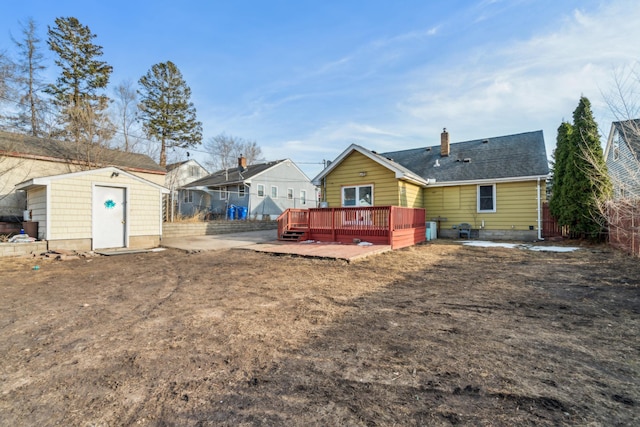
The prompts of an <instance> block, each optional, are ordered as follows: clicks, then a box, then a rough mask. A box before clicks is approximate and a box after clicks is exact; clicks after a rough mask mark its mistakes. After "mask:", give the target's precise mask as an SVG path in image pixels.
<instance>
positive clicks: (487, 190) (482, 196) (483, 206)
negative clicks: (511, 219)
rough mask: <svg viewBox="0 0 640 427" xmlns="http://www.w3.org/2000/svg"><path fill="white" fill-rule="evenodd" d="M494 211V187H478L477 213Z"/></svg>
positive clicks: (491, 185) (492, 185) (493, 185)
mask: <svg viewBox="0 0 640 427" xmlns="http://www.w3.org/2000/svg"><path fill="white" fill-rule="evenodd" d="M495 211H496V185H495V184H490V185H478V212H495Z"/></svg>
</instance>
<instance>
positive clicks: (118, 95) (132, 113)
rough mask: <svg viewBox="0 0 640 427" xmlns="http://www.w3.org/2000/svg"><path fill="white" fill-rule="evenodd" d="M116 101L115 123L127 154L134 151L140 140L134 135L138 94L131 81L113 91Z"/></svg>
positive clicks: (123, 83) (122, 83) (126, 81)
mask: <svg viewBox="0 0 640 427" xmlns="http://www.w3.org/2000/svg"><path fill="white" fill-rule="evenodd" d="M113 95H114V100H115V107H116V112H115V116H116V118H115V122H116V123H117V124H118V125H117V126H118V133H119V134H120V136H121V137H122V149H123V150H124V151H125V152H129V151H134V149H135V145H136V142H138V138H137V137H136V136H135V135H133V134H132V132H131V131H132V130H133V129H135V128H134V126H135V124H136V118H137V114H138V105H137V104H138V93H137V92H136V89H135V88H134V87H133V83H132V82H131V80H125V81H123V82H121V83H120V84H119V85H118V86H116V87H115V88H114V90H113Z"/></svg>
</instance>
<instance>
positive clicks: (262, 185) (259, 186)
mask: <svg viewBox="0 0 640 427" xmlns="http://www.w3.org/2000/svg"><path fill="white" fill-rule="evenodd" d="M260 189H262V194H260ZM264 190H265V188H264V184H258V188H257V191H258V197H264Z"/></svg>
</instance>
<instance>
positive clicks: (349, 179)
mask: <svg viewBox="0 0 640 427" xmlns="http://www.w3.org/2000/svg"><path fill="white" fill-rule="evenodd" d="M363 171H364V172H366V173H367V174H366V176H360V172H363ZM354 185H373V204H374V205H375V206H399V204H400V197H399V194H400V188H399V184H398V180H397V179H396V177H395V174H394V173H393V172H392V171H390V170H389V169H387V168H385V167H384V166H382V165H380V164H379V163H376V162H374V161H373V160H371V159H369V158H368V157H366V156H364V155H363V154H361V153H359V152H357V151H354V152H353V153H351V154H350V155H349V156H348V157H347V158H345V159H344V160H343V161H342V163H341V164H340V166H339V167H337V168H336V169H335V170H333V171H331V172H330V173H329V174H328V175H327V177H326V189H325V191H326V197H325V200H326V201H327V202H328V203H329V206H330V207H339V206H341V205H342V187H345V186H347V187H348V186H354ZM412 192H413V190H410V191H408V193H409V194H408V196H407V198H408V199H411V198H413V197H412V196H411V197H410V194H411V193H412Z"/></svg>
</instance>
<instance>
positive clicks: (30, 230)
mask: <svg viewBox="0 0 640 427" xmlns="http://www.w3.org/2000/svg"><path fill="white" fill-rule="evenodd" d="M22 228H23V229H24V232H25V234H28V235H29V237H35V238H36V239H37V238H38V221H24V222H23V223H22Z"/></svg>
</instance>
